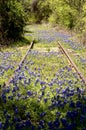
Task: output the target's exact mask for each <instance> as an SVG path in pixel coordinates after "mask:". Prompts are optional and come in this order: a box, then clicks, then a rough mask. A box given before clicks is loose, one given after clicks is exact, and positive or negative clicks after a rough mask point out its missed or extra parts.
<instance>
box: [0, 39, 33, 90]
mask: <svg viewBox="0 0 86 130" xmlns="http://www.w3.org/2000/svg"><path fill="white" fill-rule="evenodd" d="M33 45H34V40H33V41H32V42H31V44H30V46H29V48H28V50H27V52H26V54H25V55H24V57H23V58H22V60H21V61H20V63H19V64H18V66H17V68H16V69H15V70H14V73H13V75H11V76H10V78H9V80H8V81H7V82H5V83H4V85H3V86H2V88H5V87H6V86H8V85H9V83H10V82H11V80H12V79H13V78H14V76H15V71H16V70H17V69H19V67H20V66H22V64H23V63H24V61H25V59H26V57H27V55H28V52H29V51H30V50H31V49H32V48H33Z"/></svg>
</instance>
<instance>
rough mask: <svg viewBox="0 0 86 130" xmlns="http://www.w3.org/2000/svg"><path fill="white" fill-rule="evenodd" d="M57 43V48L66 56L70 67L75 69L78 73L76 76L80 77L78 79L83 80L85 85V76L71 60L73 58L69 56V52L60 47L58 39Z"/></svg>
mask: <svg viewBox="0 0 86 130" xmlns="http://www.w3.org/2000/svg"><path fill="white" fill-rule="evenodd" d="M58 45H59V49H60V50H61V51H62V53H64V54H65V56H66V57H67V59H68V61H69V62H70V64H71V65H72V67H73V68H74V70H75V71H76V73H77V74H78V76H79V77H80V79H81V80H82V81H83V83H84V84H85V85H86V78H85V77H84V76H83V74H82V73H81V72H80V71H79V69H78V67H77V66H76V64H75V63H74V62H73V60H72V59H71V57H70V56H69V54H68V53H67V51H66V50H65V49H64V48H63V47H62V45H61V44H60V42H59V41H58Z"/></svg>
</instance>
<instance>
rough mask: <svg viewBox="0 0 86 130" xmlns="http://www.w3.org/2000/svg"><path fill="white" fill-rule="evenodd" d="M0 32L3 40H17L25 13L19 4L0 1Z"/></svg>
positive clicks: (13, 0)
mask: <svg viewBox="0 0 86 130" xmlns="http://www.w3.org/2000/svg"><path fill="white" fill-rule="evenodd" d="M0 15H1V20H0V32H1V34H2V38H3V39H14V40H16V39H19V38H20V37H21V35H22V33H23V27H24V26H25V20H26V18H25V13H24V10H23V7H22V5H21V3H20V2H18V1H16V0H6V1H4V0H2V1H1V2H0Z"/></svg>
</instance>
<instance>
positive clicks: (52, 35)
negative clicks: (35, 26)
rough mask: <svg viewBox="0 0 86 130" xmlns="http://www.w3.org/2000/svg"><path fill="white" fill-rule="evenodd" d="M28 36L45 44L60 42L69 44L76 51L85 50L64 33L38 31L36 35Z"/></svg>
mask: <svg viewBox="0 0 86 130" xmlns="http://www.w3.org/2000/svg"><path fill="white" fill-rule="evenodd" d="M25 35H26V36H32V37H33V36H34V37H36V38H37V39H38V40H39V41H41V42H43V43H44V42H45V43H51V42H55V41H57V40H60V41H62V42H64V43H65V44H68V45H69V46H70V47H71V48H72V49H74V50H81V49H82V48H83V46H82V44H80V43H77V42H74V41H73V40H71V39H72V37H73V36H71V35H66V34H64V33H62V32H57V31H52V30H36V31H35V32H34V33H31V34H29V33H27V34H25Z"/></svg>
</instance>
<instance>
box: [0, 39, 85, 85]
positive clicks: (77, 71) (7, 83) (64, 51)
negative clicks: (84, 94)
mask: <svg viewBox="0 0 86 130" xmlns="http://www.w3.org/2000/svg"><path fill="white" fill-rule="evenodd" d="M58 45H59V49H60V51H61V52H62V54H64V55H65V56H66V57H67V59H68V61H69V62H70V65H71V67H72V68H74V70H75V71H76V73H77V74H78V76H79V77H80V79H81V80H82V81H83V83H84V84H85V85H86V79H85V77H84V76H83V74H82V73H81V72H80V71H79V69H78V67H77V66H76V64H75V63H74V62H73V61H72V59H71V57H70V56H69V54H68V52H67V51H66V50H65V49H64V48H63V46H62V45H61V44H60V42H59V41H58ZM33 46H34V41H32V42H31V44H30V46H29V48H28V50H27V52H26V54H25V56H24V57H23V58H22V60H21V61H20V63H19V64H18V66H17V68H16V69H15V70H14V73H13V75H11V77H10V78H9V80H8V81H7V82H5V83H4V85H3V86H2V88H5V87H6V86H8V85H9V83H10V82H11V80H12V79H13V78H14V76H15V71H16V70H17V69H19V67H21V66H22V64H23V63H24V61H25V59H26V57H27V55H28V52H29V51H30V50H31V49H32V48H33Z"/></svg>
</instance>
